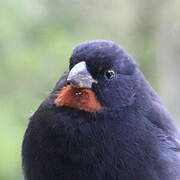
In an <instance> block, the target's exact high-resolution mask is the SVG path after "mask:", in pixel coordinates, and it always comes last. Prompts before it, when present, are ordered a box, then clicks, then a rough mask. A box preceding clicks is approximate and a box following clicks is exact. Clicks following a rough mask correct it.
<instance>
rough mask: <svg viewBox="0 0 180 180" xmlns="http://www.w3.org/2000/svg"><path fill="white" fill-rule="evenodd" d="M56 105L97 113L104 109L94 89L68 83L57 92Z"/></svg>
mask: <svg viewBox="0 0 180 180" xmlns="http://www.w3.org/2000/svg"><path fill="white" fill-rule="evenodd" d="M55 104H56V106H65V107H72V108H75V109H79V110H84V111H86V112H90V113H95V112H98V111H100V110H101V109H102V105H101V104H100V102H99V101H98V100H97V98H96V95H95V93H94V91H92V89H90V88H78V87H75V86H73V85H67V86H66V87H64V88H63V89H62V90H60V91H59V92H58V93H57V98H56V99H55Z"/></svg>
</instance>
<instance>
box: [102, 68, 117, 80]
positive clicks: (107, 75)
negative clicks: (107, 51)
mask: <svg viewBox="0 0 180 180" xmlns="http://www.w3.org/2000/svg"><path fill="white" fill-rule="evenodd" d="M104 76H105V78H106V79H113V78H114V76H115V72H114V71H113V70H107V71H105V73H104Z"/></svg>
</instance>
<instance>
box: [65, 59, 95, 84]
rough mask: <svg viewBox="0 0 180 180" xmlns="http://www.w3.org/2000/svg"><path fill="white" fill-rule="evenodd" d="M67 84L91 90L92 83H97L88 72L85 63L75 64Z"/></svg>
mask: <svg viewBox="0 0 180 180" xmlns="http://www.w3.org/2000/svg"><path fill="white" fill-rule="evenodd" d="M67 82H68V83H70V84H72V85H73V86H75V87H79V88H91V87H92V84H93V83H97V81H96V80H94V79H93V78H92V76H91V74H90V73H89V72H88V70H87V67H86V62H85V61H82V62H80V63H78V64H76V65H75V66H74V67H73V68H72V69H71V71H70V72H69V75H68V78H67Z"/></svg>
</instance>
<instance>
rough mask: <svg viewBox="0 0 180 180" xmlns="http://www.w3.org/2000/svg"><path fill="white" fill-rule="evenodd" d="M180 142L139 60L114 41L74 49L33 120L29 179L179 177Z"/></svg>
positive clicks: (26, 159)
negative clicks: (62, 72)
mask: <svg viewBox="0 0 180 180" xmlns="http://www.w3.org/2000/svg"><path fill="white" fill-rule="evenodd" d="M179 141H180V138H179V133H178V130H177V128H176V127H175V125H174V123H173V120H172V117H171V115H170V114H169V112H168V111H167V110H166V108H165V107H164V105H163V104H162V102H161V100H160V98H159V97H158V95H157V94H156V92H155V91H154V90H153V89H152V87H151V86H150V85H149V83H148V82H147V80H146V79H145V77H144V75H143V74H142V72H141V71H140V70H139V68H138V66H137V65H136V63H135V61H134V60H133V58H132V57H131V56H129V55H128V54H127V53H126V52H125V50H124V49H123V48H122V47H120V46H119V45H117V44H116V43H114V42H112V41H106V40H95V41H88V42H84V43H81V44H80V45H78V46H76V47H75V48H74V50H73V53H72V55H71V57H70V65H69V69H68V70H67V71H66V72H65V74H64V75H63V76H62V77H61V78H60V79H59V81H58V82H57V84H56V86H55V88H54V90H53V91H52V92H51V93H50V95H49V96H48V97H47V98H46V99H45V100H44V102H43V103H42V104H41V105H40V107H39V108H38V110H37V111H36V112H35V113H34V115H33V116H32V117H31V118H30V121H29V125H28V128H27V130H26V133H25V136H24V141H23V145H22V159H23V170H24V176H25V179H26V180H180V143H179Z"/></svg>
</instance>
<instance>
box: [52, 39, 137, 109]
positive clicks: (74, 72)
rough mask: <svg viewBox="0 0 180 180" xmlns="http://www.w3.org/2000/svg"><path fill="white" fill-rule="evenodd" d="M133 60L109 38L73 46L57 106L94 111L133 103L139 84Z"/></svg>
mask: <svg viewBox="0 0 180 180" xmlns="http://www.w3.org/2000/svg"><path fill="white" fill-rule="evenodd" d="M138 76H139V75H138V68H137V66H136V64H135V61H134V60H133V59H132V58H131V57H130V56H129V55H128V54H127V53H126V52H125V51H124V49H123V48H122V47H120V46H119V45H117V44H116V43H114V42H112V41H105V40H95V41H88V42H84V43H81V44H80V45H78V46H76V47H75V48H74V50H73V53H72V55H71V58H70V65H69V71H68V75H67V79H66V82H67V84H66V86H65V87H64V88H62V89H61V90H60V91H59V93H58V96H57V98H56V100H55V103H56V105H57V106H69V107H72V108H76V109H80V110H85V111H89V112H96V111H99V110H101V109H103V108H110V109H111V108H112V109H119V108H121V107H125V106H130V105H131V104H133V102H134V99H135V95H136V91H137V84H138Z"/></svg>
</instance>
